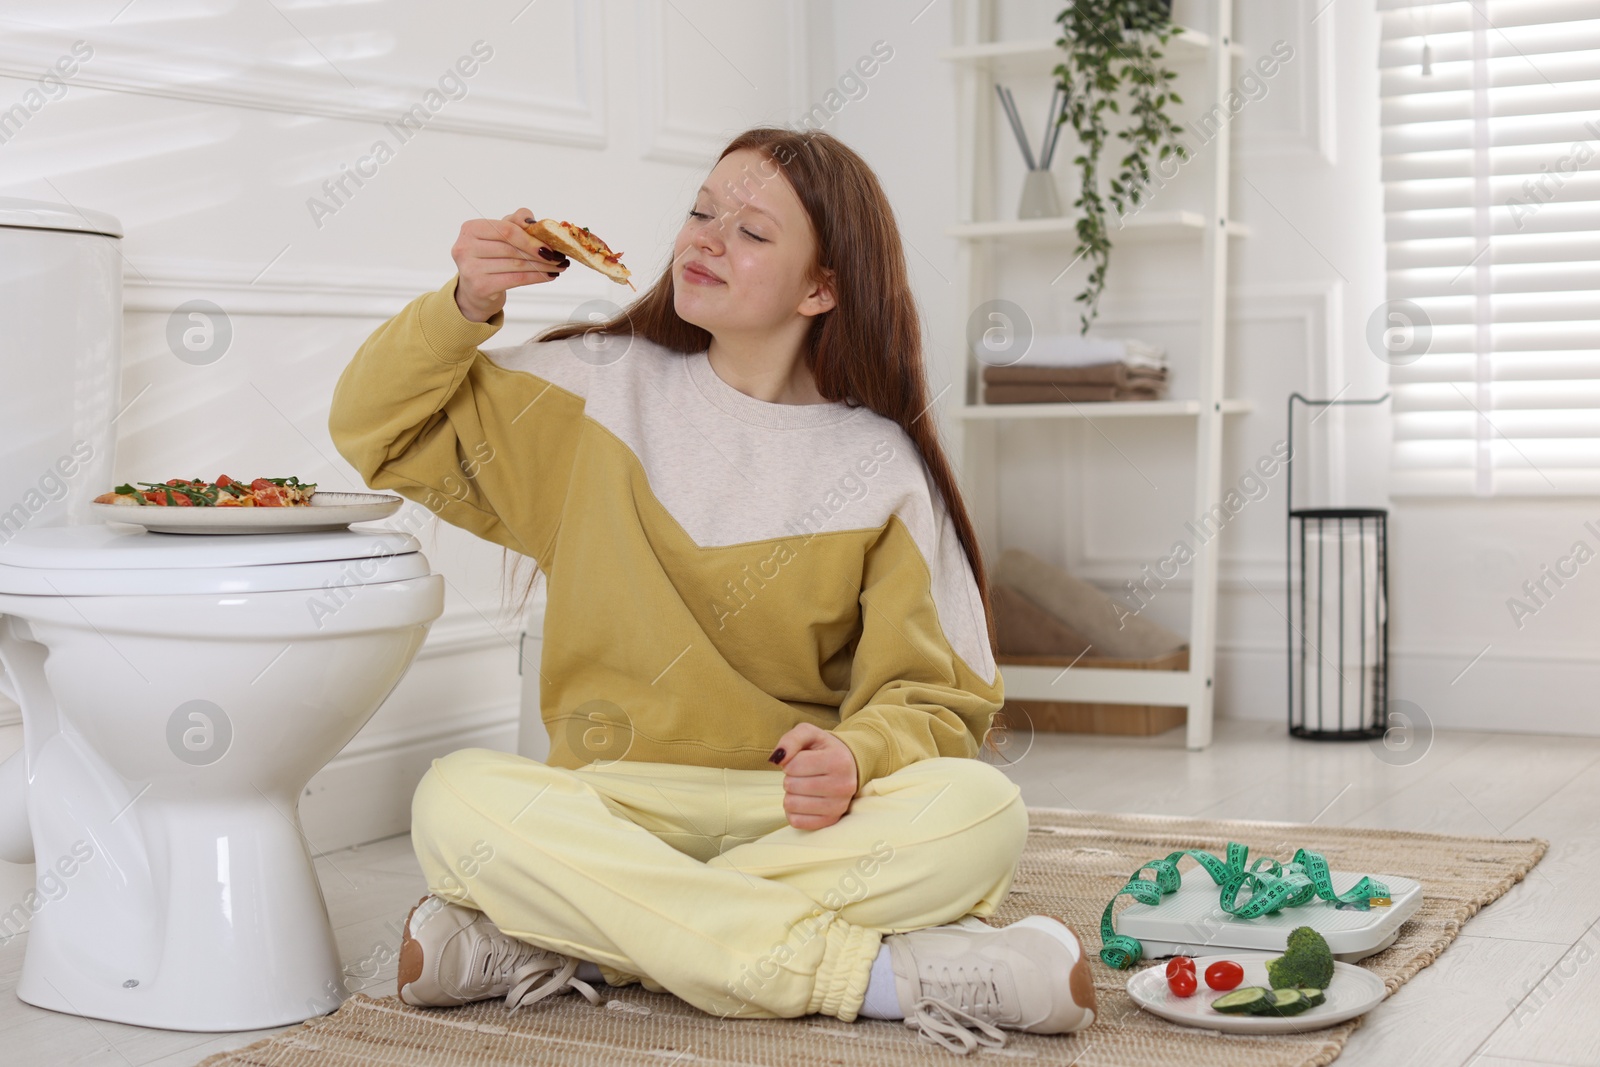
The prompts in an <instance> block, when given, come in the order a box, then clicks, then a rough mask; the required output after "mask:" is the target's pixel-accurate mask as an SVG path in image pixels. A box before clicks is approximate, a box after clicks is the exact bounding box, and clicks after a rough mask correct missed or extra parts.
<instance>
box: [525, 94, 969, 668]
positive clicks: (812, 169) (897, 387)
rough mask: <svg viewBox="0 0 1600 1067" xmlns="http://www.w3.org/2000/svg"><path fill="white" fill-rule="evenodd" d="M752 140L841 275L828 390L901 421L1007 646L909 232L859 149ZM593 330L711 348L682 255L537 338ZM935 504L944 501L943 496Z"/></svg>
mask: <svg viewBox="0 0 1600 1067" xmlns="http://www.w3.org/2000/svg"><path fill="white" fill-rule="evenodd" d="M740 149H755V150H756V151H757V152H759V153H761V155H762V156H763V157H764V159H765V160H767V161H770V163H771V164H776V166H777V168H778V171H779V172H780V173H781V174H783V176H784V178H785V179H786V180H787V181H788V183H789V186H790V187H791V188H792V189H793V190H794V191H795V193H796V195H798V196H799V198H800V203H801V205H802V206H803V207H804V208H805V211H806V214H807V215H808V216H809V217H810V219H811V226H812V231H813V233H814V234H815V235H816V241H817V260H816V262H814V263H813V264H812V267H811V271H810V275H811V278H812V280H813V281H814V282H816V281H821V280H822V278H823V276H824V271H825V270H826V271H830V272H831V275H830V276H829V280H830V281H831V282H832V283H833V288H834V295H835V306H834V307H833V308H832V309H830V310H828V311H824V312H822V313H821V314H818V315H814V316H812V318H811V329H810V331H809V332H808V333H807V334H806V339H805V342H804V347H803V351H802V357H803V358H804V359H805V364H806V368H807V369H808V370H809V371H810V372H811V376H812V378H813V379H814V380H815V381H816V386H817V391H818V392H819V393H821V394H822V395H823V396H824V397H825V398H827V399H828V400H831V401H843V402H845V403H846V404H848V405H850V406H852V407H859V406H861V405H865V406H867V407H869V408H871V409H872V410H873V411H875V412H877V413H878V414H880V415H882V416H884V417H885V418H889V419H893V420H894V421H895V422H897V423H899V424H900V426H901V427H902V428H903V429H904V430H905V432H906V433H907V434H908V435H909V436H910V437H911V440H912V441H914V442H915V443H916V446H917V450H918V451H919V452H920V453H921V455H922V460H923V462H924V463H925V464H927V467H928V472H929V474H931V475H932V477H933V481H934V484H935V485H937V486H938V489H939V493H940V494H941V496H942V498H943V503H944V505H945V507H946V509H947V510H948V511H949V513H950V517H951V519H952V520H953V521H954V523H955V528H956V533H957V535H958V536H959V537H960V539H961V547H962V548H963V549H965V550H966V553H967V560H968V562H969V563H970V564H971V566H972V573H973V577H975V578H976V579H977V583H978V592H979V594H980V596H981V597H982V599H983V614H984V620H985V623H986V626H987V628H988V632H989V648H990V650H991V651H992V652H994V653H995V654H996V655H998V654H999V641H998V638H997V636H996V629H995V621H994V611H993V609H992V608H991V606H990V601H989V578H988V574H987V572H986V571H985V569H984V565H983V557H982V552H981V550H980V549H979V546H978V538H977V534H976V533H975V532H974V530H973V527H972V519H971V517H970V516H969V515H968V514H967V509H966V505H965V503H964V502H963V501H962V498H961V491H960V489H959V488H958V487H957V486H956V481H955V475H954V472H953V471H952V469H951V466H950V461H949V460H948V459H947V458H946V456H945V453H944V449H943V448H942V447H941V445H940V443H939V437H938V430H937V427H936V424H935V422H934V420H933V419H932V418H925V417H924V416H925V415H926V414H927V412H928V410H929V407H930V405H931V402H932V398H931V397H930V396H929V395H928V383H927V376H926V374H925V372H924V367H923V356H922V328H921V323H920V320H919V319H918V316H917V307H916V302H915V300H914V299H913V298H912V295H911V285H910V283H909V281H908V279H907V275H906V259H905V251H904V249H903V248H902V247H901V243H900V231H899V229H898V228H897V227H896V225H895V220H894V211H893V209H891V208H890V206H889V200H888V198H887V197H886V196H884V194H883V189H882V187H881V186H880V185H879V184H878V179H877V176H876V175H874V174H873V173H872V169H871V168H870V167H868V166H867V163H866V161H865V160H863V159H862V158H861V157H860V156H859V155H857V154H856V153H855V151H854V150H852V149H851V148H849V147H847V146H846V145H845V143H844V142H843V141H840V140H839V139H838V138H836V137H834V136H833V135H832V134H829V133H825V132H823V131H821V130H810V129H808V130H791V129H787V128H784V127H774V126H758V127H755V128H753V129H749V130H746V131H745V132H744V133H741V134H739V136H737V137H735V138H734V139H733V140H732V141H730V142H729V143H728V146H727V147H726V148H724V149H723V150H722V155H720V156H718V157H717V158H718V160H719V161H720V160H721V159H722V158H723V157H725V156H727V155H728V154H729V153H731V152H736V151H739V150H740ZM590 331H599V332H601V333H615V334H619V335H637V336H640V337H644V338H646V339H648V340H650V341H654V342H655V343H656V344H658V345H661V346H662V347H663V348H666V349H669V350H671V351H674V352H681V353H684V354H686V355H688V354H697V353H700V352H704V351H705V350H706V349H707V348H709V347H710V345H711V334H710V333H709V332H707V331H706V330H705V329H702V328H701V327H699V326H696V325H694V324H693V323H690V322H686V321H685V320H683V319H682V318H680V317H679V316H678V313H677V310H676V308H675V306H674V302H673V276H672V267H671V264H670V263H669V264H668V266H667V269H666V270H664V271H663V272H662V274H661V277H660V278H659V279H658V280H657V281H656V283H655V285H653V286H651V288H650V289H649V290H648V291H647V292H646V293H645V294H644V295H643V296H641V297H639V299H638V300H636V301H634V302H633V304H631V305H630V306H628V307H627V308H624V309H623V310H622V311H621V312H620V313H619V314H617V315H616V316H614V317H613V318H611V319H609V320H607V321H604V322H588V323H586V322H566V323H560V324H558V325H556V326H552V327H550V328H549V329H547V330H545V331H544V332H543V333H542V334H540V335H539V336H538V337H537V338H535V340H539V341H556V340H563V339H566V338H569V337H576V336H579V335H581V334H585V333H588V332H590ZM934 503H935V507H937V506H938V503H939V502H938V501H935V502H934ZM509 553H510V550H509V549H508V550H507V555H508V557H509ZM522 558H523V559H526V558H527V557H522ZM519 562H520V561H519ZM537 579H538V575H537V573H535V574H534V575H532V576H531V577H530V578H529V579H528V582H527V584H526V586H525V587H524V588H523V590H522V596H521V600H520V602H519V604H518V608H517V611H518V614H519V616H520V615H521V614H522V612H523V610H524V606H525V605H526V603H527V599H528V597H529V596H530V595H531V594H532V592H533V589H534V584H535V582H536V581H537Z"/></svg>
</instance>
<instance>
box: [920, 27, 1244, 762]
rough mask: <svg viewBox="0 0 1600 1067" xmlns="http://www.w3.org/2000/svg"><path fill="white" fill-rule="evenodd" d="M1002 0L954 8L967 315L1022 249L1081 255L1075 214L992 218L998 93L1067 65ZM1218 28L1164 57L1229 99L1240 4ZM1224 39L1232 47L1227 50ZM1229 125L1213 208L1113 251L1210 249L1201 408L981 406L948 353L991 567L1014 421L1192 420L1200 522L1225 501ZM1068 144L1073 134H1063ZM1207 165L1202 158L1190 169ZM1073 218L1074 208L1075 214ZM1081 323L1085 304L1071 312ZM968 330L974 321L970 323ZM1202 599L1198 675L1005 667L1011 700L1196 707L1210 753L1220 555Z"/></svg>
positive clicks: (968, 493) (1113, 154)
mask: <svg viewBox="0 0 1600 1067" xmlns="http://www.w3.org/2000/svg"><path fill="white" fill-rule="evenodd" d="M993 3H994V0H958V3H957V5H956V10H955V16H954V17H955V25H956V32H957V43H956V44H955V45H954V46H953V47H951V48H947V49H945V50H943V51H942V52H941V53H940V58H942V59H945V60H948V61H949V62H950V63H952V64H953V65H954V66H955V68H956V74H957V93H956V100H957V109H958V114H957V123H956V125H957V141H956V147H957V158H958V159H960V160H962V161H963V162H964V164H965V165H964V166H963V167H962V170H961V173H960V176H959V194H960V204H961V210H962V214H963V217H962V218H961V219H960V220H959V221H957V222H956V223H955V224H954V225H952V226H950V227H949V228H948V230H947V231H946V232H947V233H948V234H949V235H950V236H952V237H956V238H959V239H960V240H961V250H960V273H961V275H962V284H963V285H964V286H965V289H966V293H967V303H966V305H965V306H966V307H968V308H974V307H977V306H978V305H980V304H982V303H983V302H984V301H986V300H991V299H996V298H1000V297H1003V296H1004V295H1005V294H1003V293H999V292H995V291H994V288H993V283H994V277H995V271H994V264H993V260H994V257H995V256H996V255H999V254H1004V253H1005V252H1006V250H1007V249H1008V248H1010V247H1012V246H1013V245H1014V244H1016V243H1018V242H1030V243H1045V242H1048V243H1055V244H1059V245H1060V246H1061V247H1062V248H1063V249H1065V250H1069V251H1070V250H1071V249H1072V248H1074V247H1076V244H1077V234H1076V232H1075V230H1074V225H1075V219H1074V218H1073V217H1071V216H1067V217H1063V218H1051V219H1024V220H1018V219H1014V218H1012V219H1006V218H994V217H993V216H994V214H995V213H996V206H998V208H999V211H1000V213H1001V214H1014V212H1015V207H1014V204H1015V198H1016V193H1017V190H1016V189H1008V190H999V191H998V193H997V190H996V188H995V173H996V170H997V165H996V161H995V159H994V158H993V155H992V151H993V150H994V149H995V148H996V146H997V145H998V146H999V147H1000V149H1001V150H1004V149H1012V150H1013V151H1014V150H1015V149H1014V148H1013V147H1012V143H1011V142H1012V137H1011V133H1010V130H1009V128H1006V129H1005V130H1004V131H1003V137H1001V138H998V139H997V138H996V137H995V130H996V126H995V123H996V121H997V118H998V116H999V105H998V101H997V100H996V98H995V91H994V85H995V82H996V81H997V80H1000V79H1001V78H1007V79H1011V78H1015V77H1017V76H1020V75H1033V76H1039V75H1045V76H1049V75H1050V72H1051V71H1052V70H1053V69H1054V68H1055V66H1056V65H1057V64H1059V63H1060V62H1062V60H1063V58H1064V54H1063V52H1062V50H1061V49H1060V47H1059V46H1057V45H1056V43H1055V37H1056V36H1058V35H1059V26H1053V27H1052V28H1053V29H1055V30H1056V31H1057V33H1055V34H1053V35H1052V36H1050V37H1048V38H1040V39H1034V40H1019V41H997V40H994V39H993V37H994V32H993V28H994V26H995V11H994V7H993ZM1203 6H1204V8H1205V9H1206V10H1207V11H1208V12H1209V13H1210V25H1208V26H1195V27H1186V28H1185V30H1184V32H1182V33H1180V34H1177V35H1176V36H1174V37H1172V38H1171V39H1170V40H1169V41H1168V44H1167V47H1166V48H1165V49H1164V50H1163V51H1164V53H1165V58H1164V62H1167V63H1170V64H1172V65H1173V66H1174V68H1175V69H1179V70H1180V73H1181V67H1179V64H1194V63H1204V64H1205V70H1206V75H1205V79H1206V80H1205V86H1206V88H1205V90H1204V91H1205V96H1206V98H1207V99H1210V100H1222V99H1223V98H1224V97H1225V96H1226V94H1227V92H1228V89H1229V85H1230V81H1231V79H1232V59H1233V58H1234V57H1239V56H1242V55H1243V53H1244V50H1243V49H1242V48H1241V47H1240V46H1239V45H1238V44H1237V43H1236V42H1235V41H1234V40H1233V13H1232V6H1233V5H1232V3H1231V0H1221V2H1214V3H1207V4H1205V5H1203ZM1215 42H1221V47H1217V46H1216V44H1215ZM1229 132H1230V127H1229V124H1228V123H1223V124H1222V126H1221V129H1220V130H1219V131H1218V132H1217V134H1216V135H1215V136H1214V137H1213V138H1212V139H1211V140H1210V141H1209V142H1208V143H1207V144H1206V145H1205V146H1204V148H1203V149H1202V150H1201V155H1202V158H1203V159H1204V161H1205V163H1204V165H1206V166H1207V167H1208V169H1209V171H1210V192H1209V194H1208V199H1207V210H1206V211H1205V212H1203V213H1202V212H1199V211H1154V210H1148V211H1145V210H1142V211H1139V212H1138V213H1136V214H1135V215H1133V217H1132V218H1130V219H1128V220H1127V224H1126V225H1125V226H1124V227H1123V228H1121V229H1117V230H1114V231H1113V234H1112V239H1111V240H1112V247H1113V255H1115V248H1116V246H1117V245H1118V244H1121V243H1126V242H1129V241H1167V242H1172V243H1173V244H1174V245H1175V246H1177V247H1181V246H1183V245H1189V246H1191V247H1192V245H1193V243H1194V242H1196V241H1198V242H1199V245H1200V271H1201V286H1200V306H1201V313H1200V316H1201V317H1200V324H1199V329H1200V337H1199V345H1198V360H1199V361H1198V367H1197V370H1198V375H1197V377H1198V382H1199V395H1198V396H1196V397H1194V398H1190V399H1174V400H1160V401H1151V402H1145V403H1140V402H1109V403H1060V404H1054V403H1051V404H993V405H988V404H983V403H980V402H979V401H980V399H981V391H980V390H981V379H980V375H979V372H980V370H981V367H980V365H979V363H978V360H977V358H976V356H975V355H974V354H973V353H972V351H971V350H970V348H969V346H968V344H967V339H966V337H965V333H964V329H963V333H962V334H961V335H960V336H958V337H953V338H951V339H950V341H949V343H950V345H951V347H954V348H958V349H959V350H961V351H962V352H964V353H965V357H964V358H965V369H966V374H965V375H964V376H963V377H964V382H963V387H964V389H965V391H966V395H965V396H964V397H963V399H962V403H961V404H960V406H959V407H958V409H957V414H958V419H957V425H956V427H955V433H954V435H953V436H954V439H955V440H954V445H955V451H956V452H957V454H958V456H959V459H958V461H957V462H958V466H959V469H960V472H961V476H962V479H963V485H962V495H963V497H964V498H965V499H966V501H967V503H968V506H969V507H970V508H971V510H972V517H973V522H974V524H975V525H976V526H977V531H978V537H979V540H980V541H981V543H982V544H983V547H984V552H985V555H986V557H987V558H991V559H992V558H996V556H997V555H998V551H997V546H998V545H999V543H1000V538H999V529H998V527H999V508H998V499H997V491H996V485H997V478H996V469H995V463H996V455H997V449H996V439H997V437H998V434H999V428H1000V425H1001V423H1002V422H1003V421H1006V420H1012V419H1091V420H1098V419H1102V418H1116V419H1139V418H1150V419H1157V418H1159V419H1188V420H1191V421H1192V422H1193V424H1194V483H1193V484H1194V501H1195V504H1194V513H1195V514H1196V515H1199V514H1201V513H1202V512H1204V511H1205V509H1206V508H1208V507H1210V505H1211V504H1213V503H1214V502H1216V501H1217V500H1219V499H1220V498H1221V484H1220V483H1221V452H1222V432H1223V424H1224V422H1225V420H1226V416H1228V415H1231V414H1237V413H1242V412H1247V411H1249V410H1250V408H1251V405H1250V403H1249V401H1246V400H1237V399H1226V398H1224V397H1223V395H1222V390H1223V382H1224V375H1223V359H1224V356H1225V352H1224V349H1223V336H1224V326H1225V316H1226V314H1227V277H1228V271H1227V267H1228V238H1229V237H1242V236H1246V235H1247V232H1248V231H1247V230H1246V228H1245V227H1243V226H1240V225H1239V224H1237V223H1234V222H1232V221H1231V219H1230V218H1229V215H1228V162H1229V152H1230V137H1229ZM1061 135H1062V136H1063V137H1066V138H1070V136H1071V130H1070V128H1069V129H1066V130H1063V131H1062V134H1061ZM1117 145H1118V142H1115V141H1113V142H1110V143H1108V145H1107V147H1106V149H1105V152H1104V154H1103V156H1102V160H1103V161H1104V160H1107V159H1109V160H1111V161H1112V164H1113V165H1114V161H1115V159H1116V158H1119V156H1120V152H1119V151H1118V150H1117ZM1074 154H1076V146H1075V145H1073V144H1070V143H1063V144H1062V145H1061V146H1059V148H1058V150H1057V155H1058V158H1066V159H1070V158H1071V157H1072V156H1073V155H1074ZM1189 165H1190V166H1195V165H1200V160H1196V161H1194V162H1192V163H1190V164H1189ZM1069 210H1070V208H1069ZM1072 319H1073V322H1074V323H1075V322H1076V319H1077V305H1076V304H1074V305H1073V306H1072ZM963 326H964V324H963ZM1189 568H1190V577H1191V580H1192V583H1193V584H1192V596H1191V599H1190V612H1189V669H1188V670H1187V671H1141V670H1105V669H1094V668H1084V667H1077V668H1072V669H1070V670H1066V671H1062V670H1059V669H1058V668H1055V667H1025V666H1015V665H1012V666H1005V667H1002V668H1001V673H1002V677H1003V679H1004V685H1005V692H1006V696H1007V697H1010V698H1016V699H1022V700H1067V701H1083V702H1093V703H1105V704H1166V705H1175V704H1182V705H1184V706H1186V707H1187V709H1188V722H1187V728H1186V729H1187V732H1186V738H1185V743H1186V744H1187V746H1188V748H1189V749H1191V750H1196V751H1198V750H1200V749H1203V748H1205V747H1206V746H1207V745H1209V744H1210V743H1211V717H1212V695H1213V693H1214V686H1213V681H1214V670H1213V668H1214V665H1215V661H1216V613H1217V552H1216V550H1215V549H1214V548H1210V549H1206V548H1203V549H1201V550H1200V551H1199V552H1198V553H1197V554H1196V556H1195V558H1194V560H1193V562H1192V563H1191V564H1189Z"/></svg>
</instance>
